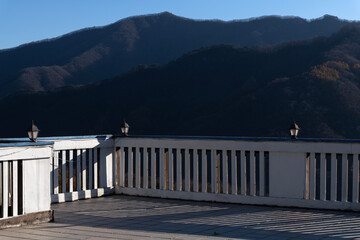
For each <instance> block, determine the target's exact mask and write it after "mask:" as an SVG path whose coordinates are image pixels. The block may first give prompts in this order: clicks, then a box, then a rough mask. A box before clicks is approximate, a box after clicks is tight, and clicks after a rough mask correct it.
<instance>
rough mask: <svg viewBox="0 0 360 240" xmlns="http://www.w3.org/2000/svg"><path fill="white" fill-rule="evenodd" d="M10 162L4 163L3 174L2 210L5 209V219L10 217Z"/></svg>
mask: <svg viewBox="0 0 360 240" xmlns="http://www.w3.org/2000/svg"><path fill="white" fill-rule="evenodd" d="M8 168H9V162H8V161H4V162H3V169H2V170H3V172H2V177H3V196H2V198H3V205H2V209H3V218H7V217H8V216H9V213H8V207H9V188H8V185H9V179H8V176H9V174H8V171H9V169H8Z"/></svg>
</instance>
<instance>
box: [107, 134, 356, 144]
mask: <svg viewBox="0 0 360 240" xmlns="http://www.w3.org/2000/svg"><path fill="white" fill-rule="evenodd" d="M114 137H121V138H124V139H126V138H129V139H136V138H140V139H171V140H177V139H179V140H224V141H253V142H314V143H321V142H323V143H360V139H322V138H297V139H291V138H275V137H210V136H136V135H133V136H126V137H123V136H114Z"/></svg>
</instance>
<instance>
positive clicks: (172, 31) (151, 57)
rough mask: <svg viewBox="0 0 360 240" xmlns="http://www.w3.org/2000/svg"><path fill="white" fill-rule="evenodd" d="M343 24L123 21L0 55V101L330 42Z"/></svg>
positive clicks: (329, 20)
mask: <svg viewBox="0 0 360 240" xmlns="http://www.w3.org/2000/svg"><path fill="white" fill-rule="evenodd" d="M347 23H348V22H347V21H342V20H339V19H337V18H336V17H331V16H325V17H323V18H321V19H317V20H313V21H310V22H309V21H306V20H304V19H301V18H280V17H263V18H259V19H254V20H251V21H233V22H221V21H194V20H191V19H185V18H181V17H177V16H174V15H172V14H170V13H162V14H158V15H149V16H139V17H133V18H127V19H124V20H121V21H119V22H116V23H114V24H111V25H108V26H105V27H102V28H91V29H86V30H81V31H78V32H74V33H71V34H68V35H64V36H62V37H60V38H57V39H53V40H48V41H41V42H37V43H31V44H28V45H24V46H20V47H18V48H14V49H9V50H3V51H0V97H3V96H5V95H7V94H9V93H13V92H16V91H18V90H35V91H43V90H49V89H54V88H56V87H61V86H64V85H68V84H86V83H90V82H93V81H95V80H100V79H103V78H109V77H114V76H116V75H119V74H121V73H122V72H124V71H126V70H129V69H130V68H133V67H135V66H137V65H139V64H153V63H156V64H165V63H167V62H169V61H170V60H174V59H176V58H177V57H179V56H181V55H182V54H184V53H185V52H188V51H191V50H193V49H197V48H200V47H203V46H210V45H214V44H233V45H236V46H254V45H266V44H274V43H279V42H284V41H291V40H299V39H308V38H312V37H314V36H328V35H330V34H331V33H334V32H336V31H337V30H339V29H340V28H341V27H342V26H344V25H345V24H347Z"/></svg>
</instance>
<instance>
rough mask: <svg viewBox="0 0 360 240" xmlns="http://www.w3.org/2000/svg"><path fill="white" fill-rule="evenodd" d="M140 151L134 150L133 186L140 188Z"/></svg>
mask: <svg viewBox="0 0 360 240" xmlns="http://www.w3.org/2000/svg"><path fill="white" fill-rule="evenodd" d="M140 171H141V167H140V150H139V148H138V147H137V148H135V186H136V187H137V188H140V175H141V173H140Z"/></svg>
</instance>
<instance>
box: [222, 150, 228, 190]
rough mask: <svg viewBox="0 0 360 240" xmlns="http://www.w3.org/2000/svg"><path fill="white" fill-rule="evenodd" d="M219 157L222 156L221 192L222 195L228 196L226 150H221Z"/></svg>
mask: <svg viewBox="0 0 360 240" xmlns="http://www.w3.org/2000/svg"><path fill="white" fill-rule="evenodd" d="M221 155H222V174H223V178H222V182H223V192H222V193H224V194H228V193H229V191H228V178H229V177H228V159H227V151H226V150H222V151H221Z"/></svg>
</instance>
